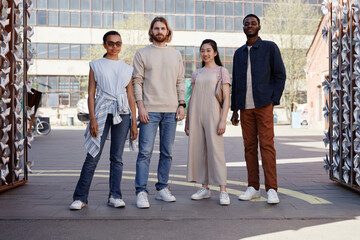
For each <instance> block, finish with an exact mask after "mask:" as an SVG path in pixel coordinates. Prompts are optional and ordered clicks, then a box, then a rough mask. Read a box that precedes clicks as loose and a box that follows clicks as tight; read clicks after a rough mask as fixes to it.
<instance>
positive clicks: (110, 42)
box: [106, 41, 122, 47]
mask: <svg viewBox="0 0 360 240" xmlns="http://www.w3.org/2000/svg"><path fill="white" fill-rule="evenodd" d="M106 44H107V45H108V46H110V47H114V46H116V47H121V45H122V42H120V41H119V42H112V41H107V43H106Z"/></svg>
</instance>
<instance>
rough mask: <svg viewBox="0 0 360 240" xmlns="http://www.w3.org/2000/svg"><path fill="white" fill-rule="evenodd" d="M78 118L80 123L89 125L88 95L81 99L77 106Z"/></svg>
mask: <svg viewBox="0 0 360 240" xmlns="http://www.w3.org/2000/svg"><path fill="white" fill-rule="evenodd" d="M76 106H77V117H78V119H79V121H81V122H84V123H87V122H89V108H88V95H87V94H86V96H85V98H81V99H80V100H79V101H78V102H77V104H76Z"/></svg>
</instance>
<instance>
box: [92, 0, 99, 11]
mask: <svg viewBox="0 0 360 240" xmlns="http://www.w3.org/2000/svg"><path fill="white" fill-rule="evenodd" d="M91 2H92V10H93V11H101V0H91Z"/></svg>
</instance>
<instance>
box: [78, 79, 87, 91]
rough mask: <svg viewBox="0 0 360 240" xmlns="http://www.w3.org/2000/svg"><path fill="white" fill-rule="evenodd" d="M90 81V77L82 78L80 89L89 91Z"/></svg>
mask: <svg viewBox="0 0 360 240" xmlns="http://www.w3.org/2000/svg"><path fill="white" fill-rule="evenodd" d="M88 82H89V79H88V78H81V83H80V91H82V92H87V91H88Z"/></svg>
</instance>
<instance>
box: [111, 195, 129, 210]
mask: <svg viewBox="0 0 360 240" xmlns="http://www.w3.org/2000/svg"><path fill="white" fill-rule="evenodd" d="M108 205H109V206H112V207H115V208H121V207H125V202H124V200H122V199H121V198H114V197H113V196H110V198H109V201H108Z"/></svg>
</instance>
